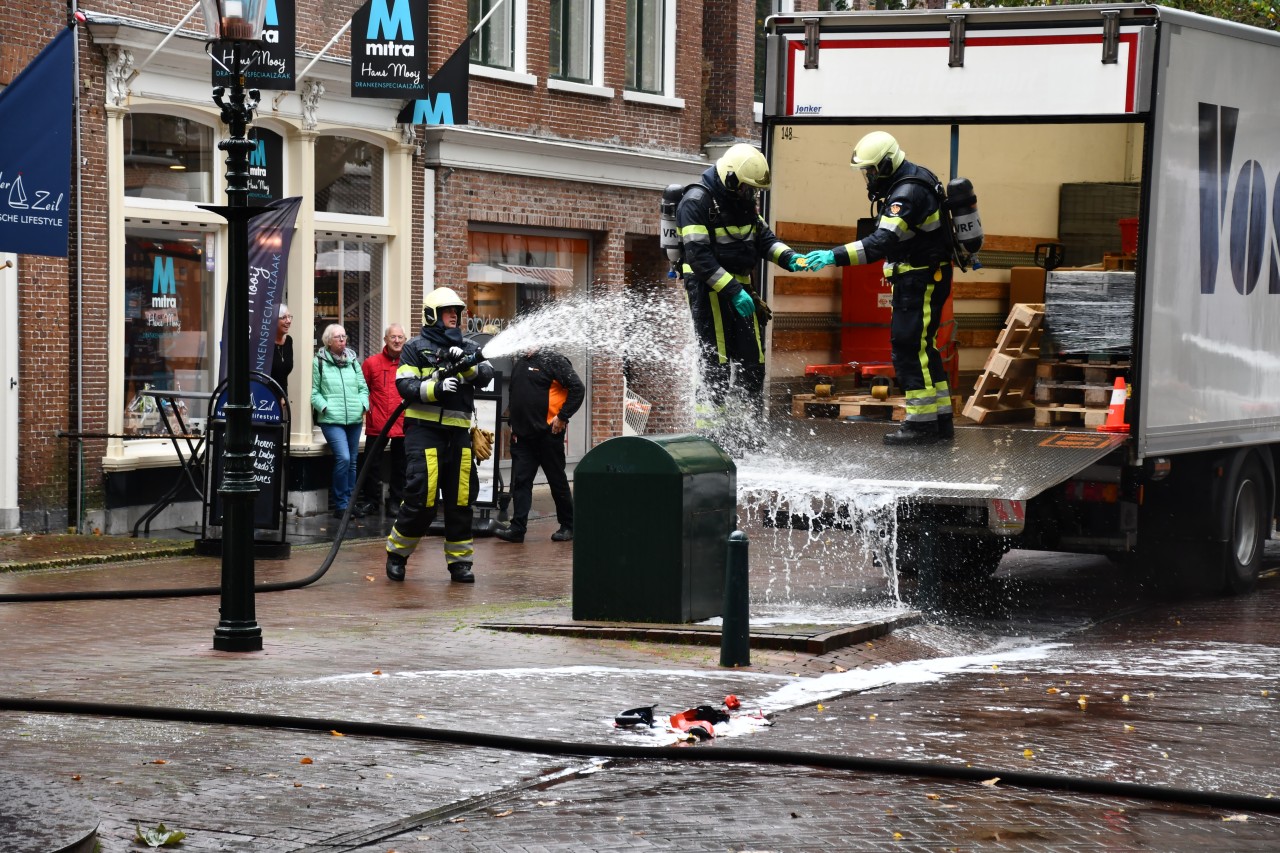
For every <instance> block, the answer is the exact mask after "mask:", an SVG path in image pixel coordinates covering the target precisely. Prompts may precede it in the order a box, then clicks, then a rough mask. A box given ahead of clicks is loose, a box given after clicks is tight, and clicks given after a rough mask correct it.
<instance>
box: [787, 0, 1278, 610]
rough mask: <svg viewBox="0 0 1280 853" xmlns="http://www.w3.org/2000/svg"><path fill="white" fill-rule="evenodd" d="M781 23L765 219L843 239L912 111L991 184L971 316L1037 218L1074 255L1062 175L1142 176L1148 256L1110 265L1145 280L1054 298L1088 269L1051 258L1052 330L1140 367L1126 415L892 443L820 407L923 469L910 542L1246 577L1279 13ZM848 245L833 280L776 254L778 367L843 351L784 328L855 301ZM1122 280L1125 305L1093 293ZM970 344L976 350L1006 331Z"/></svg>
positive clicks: (828, 425) (886, 456) (1270, 343)
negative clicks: (868, 160) (1113, 421)
mask: <svg viewBox="0 0 1280 853" xmlns="http://www.w3.org/2000/svg"><path fill="white" fill-rule="evenodd" d="M766 30H767V33H766V36H767V78H766V89H765V100H764V115H763V119H764V121H763V127H764V139H763V144H764V149H765V153H766V155H767V156H768V157H769V159H770V162H771V164H772V167H773V172H774V186H773V190H772V191H771V192H770V193H769V194H768V198H767V200H766V208H765V210H764V215H765V218H766V219H767V221H769V223H770V225H771V226H772V227H773V228H774V230H775V231H776V232H777V233H778V234H779V236H780V237H781V238H782V239H784V240H787V241H788V242H791V243H792V244H793V245H798V246H799V247H800V248H802V249H807V248H818V247H823V248H825V247H827V246H830V245H831V244H832V243H833V242H844V239H843V238H840V239H837V240H834V241H833V240H831V239H829V238H830V237H831V235H842V234H851V233H852V226H853V224H854V223H855V222H856V220H857V219H859V218H862V217H866V216H868V212H867V211H868V208H869V205H868V203H867V200H866V196H865V187H864V186H863V182H862V181H861V179H860V178H858V176H857V175H855V174H854V173H853V171H852V170H851V169H850V168H849V155H850V152H851V150H852V148H853V145H854V143H855V142H856V141H857V140H858V139H859V138H860V137H861V136H862V135H863V134H865V133H867V132H869V131H871V130H887V131H889V132H891V133H893V134H894V135H895V136H897V137H898V139H899V141H900V143H901V145H902V147H903V149H904V150H905V151H906V153H907V157H908V159H910V160H912V161H913V162H916V163H920V164H922V165H924V166H926V167H929V168H930V169H932V170H933V171H934V172H935V173H937V175H938V176H939V178H940V179H941V180H942V182H943V183H944V184H945V183H946V182H947V180H948V179H949V178H952V177H957V176H963V177H966V178H968V179H970V180H971V181H972V182H973V184H974V187H975V189H976V192H977V196H978V200H979V209H980V212H981V216H982V222H983V226H984V230H985V232H986V234H987V235H988V236H987V246H988V248H984V250H983V252H981V253H979V257H980V258H983V259H985V260H986V265H985V266H984V267H983V268H982V269H980V270H975V271H970V272H967V273H959V272H958V274H957V276H956V282H957V283H956V288H957V292H959V291H961V290H965V288H967V291H966V292H967V293H969V294H970V295H971V296H972V298H971V299H967V300H960V299H957V300H956V303H957V307H956V312H957V320H963V319H965V316H966V315H965V314H964V313H963V312H962V311H961V306H960V304H959V303H960V302H961V301H965V302H967V303H969V307H970V308H974V306H976V309H974V313H976V314H984V313H985V314H987V315H997V314H998V315H999V316H1000V317H1003V316H1004V315H1005V313H1006V312H1007V311H1008V310H1009V309H1010V307H1011V306H1010V305H1009V304H1008V301H1007V300H1008V295H1007V293H1006V292H1005V290H1003V289H1002V287H1007V286H1008V282H1009V280H1010V275H1011V273H1010V267H1012V266H1015V265H1017V263H1018V259H1019V257H1021V258H1023V260H1022V261H1021V262H1022V263H1028V260H1027V258H1029V257H1030V254H1029V253H1030V252H1032V251H1033V250H1034V249H1035V247H1036V246H1040V245H1041V244H1042V241H1043V242H1048V241H1056V242H1059V243H1061V244H1063V245H1064V246H1065V248H1066V250H1067V252H1068V254H1069V253H1070V251H1071V250H1072V248H1073V247H1072V242H1073V241H1072V239H1070V238H1068V237H1067V236H1066V235H1064V234H1062V233H1060V232H1061V231H1062V230H1063V227H1062V226H1063V222H1064V216H1065V215H1066V214H1067V213H1068V211H1065V210H1064V209H1063V207H1062V205H1064V204H1065V203H1066V201H1065V200H1066V199H1067V197H1068V195H1067V194H1066V193H1065V192H1064V188H1070V187H1086V188H1087V187H1091V186H1092V187H1100V188H1105V187H1120V188H1130V189H1132V191H1133V195H1132V196H1131V203H1132V204H1134V205H1136V211H1134V213H1136V218H1137V219H1138V220H1139V222H1140V223H1141V224H1140V227H1139V235H1138V240H1137V245H1136V251H1135V252H1134V253H1133V257H1132V261H1131V262H1130V263H1129V264H1124V266H1125V267H1128V268H1129V269H1131V271H1127V270H1121V273H1120V275H1119V276H1117V275H1116V274H1115V273H1110V272H1108V273H1107V274H1108V275H1109V276H1111V277H1112V278H1113V279H1115V278H1120V279H1123V278H1124V274H1125V273H1126V272H1127V276H1128V280H1129V282H1130V283H1131V286H1130V287H1128V288H1120V289H1117V290H1115V291H1114V292H1110V293H1108V294H1105V295H1104V296H1099V297H1097V298H1096V299H1092V300H1091V299H1089V298H1086V299H1084V300H1082V301H1077V304H1076V306H1075V309H1072V308H1071V304H1072V300H1063V301H1062V304H1061V305H1059V306H1057V307H1056V308H1055V305H1054V302H1053V294H1052V290H1053V288H1054V286H1055V284H1061V283H1062V282H1066V283H1067V284H1070V283H1071V279H1070V276H1069V275H1066V276H1064V275H1063V274H1062V273H1061V272H1055V273H1050V274H1049V276H1048V285H1047V286H1048V288H1049V289H1050V291H1051V293H1050V294H1049V296H1048V301H1047V302H1046V304H1045V316H1044V323H1045V326H1046V329H1047V330H1048V331H1047V332H1046V334H1047V335H1049V339H1052V338H1053V333H1054V331H1055V329H1056V330H1057V332H1058V333H1059V336H1060V337H1061V336H1062V335H1066V336H1067V337H1069V336H1070V335H1071V333H1072V332H1073V331H1079V330H1081V329H1084V330H1085V331H1086V332H1088V333H1089V334H1095V335H1100V336H1101V338H1102V339H1103V344H1102V345H1100V346H1099V347H1098V349H1100V350H1104V351H1110V353H1111V356H1112V359H1111V363H1112V365H1113V367H1112V369H1113V371H1114V370H1115V367H1114V365H1115V364H1122V365H1123V370H1122V371H1121V372H1122V373H1123V378H1125V379H1126V381H1127V383H1128V392H1129V399H1128V403H1127V407H1126V410H1125V418H1126V421H1127V423H1128V426H1129V431H1128V432H1127V433H1120V434H1117V433H1104V432H1098V431H1096V430H1095V429H1094V428H1093V425H1092V424H1091V423H1090V424H1085V423H1081V424H1079V425H1078V426H1066V427H1062V426H1059V425H1056V424H1050V425H1046V426H1040V427H1037V426H1036V424H1035V423H1034V422H1032V420H1031V419H1028V420H1027V421H1026V422H1020V423H1008V424H1000V425H995V426H990V425H986V424H978V425H973V424H970V425H966V424H964V423H960V424H959V425H958V428H957V438H956V441H955V442H954V444H941V445H935V446H930V447H924V448H919V449H911V450H903V449H895V448H888V447H882V446H879V441H878V437H879V434H878V433H879V432H884V431H885V430H886V428H885V427H877V426H875V425H874V424H866V423H848V422H844V421H841V420H832V421H827V422H825V423H822V424H818V423H817V422H814V424H815V426H818V427H819V438H820V440H824V441H829V442H830V443H831V444H832V445H834V446H836V447H840V448H844V450H843V451H842V452H847V453H851V454H863V456H864V457H865V458H866V459H875V460H878V462H877V464H879V465H880V466H882V468H883V472H882V473H883V476H882V477H880V478H873V479H877V481H885V482H887V481H894V482H903V483H906V484H908V485H912V486H913V495H912V497H911V498H910V499H909V500H907V501H906V502H905V503H904V504H903V505H902V507H901V508H900V518H899V532H898V536H899V543H900V547H906V548H907V549H908V553H914V554H916V555H917V556H918V557H919V556H920V555H927V554H930V553H934V554H939V553H940V554H943V557H942V558H941V559H942V561H943V562H945V563H946V564H947V565H948V566H950V567H951V568H953V569H957V568H958V569H962V570H964V571H967V572H971V573H977V574H986V573H990V572H992V571H994V570H995V568H996V566H997V565H998V562H999V559H1000V557H1001V555H1002V554H1003V553H1004V552H1005V551H1006V550H1007V549H1009V548H1011V547H1016V548H1029V549H1044V550H1057V551H1078V552H1094V553H1104V554H1108V555H1111V556H1113V557H1114V558H1115V559H1116V561H1117V563H1119V564H1121V565H1133V566H1135V567H1141V568H1143V569H1144V570H1148V571H1151V572H1152V573H1154V574H1155V575H1156V576H1157V577H1158V578H1161V577H1163V578H1168V577H1173V576H1179V577H1182V578H1185V577H1186V576H1188V575H1191V576H1193V577H1196V578H1198V579H1199V580H1201V581H1204V580H1207V581H1209V582H1210V583H1212V584H1213V585H1214V586H1216V587H1220V588H1222V589H1224V590H1226V591H1228V592H1244V591H1248V590H1249V589H1251V588H1252V587H1253V586H1254V585H1255V584H1256V582H1257V577H1258V570H1259V565H1260V559H1261V554H1262V550H1263V544H1264V541H1265V540H1266V539H1267V538H1268V537H1269V536H1270V534H1271V531H1272V529H1273V522H1274V517H1275V514H1276V453H1277V448H1278V446H1280V445H1278V444H1277V442H1280V99H1277V98H1276V97H1275V95H1274V92H1273V90H1272V87H1273V85H1274V84H1275V82H1276V81H1277V80H1280V35H1278V34H1276V33H1273V32H1269V31H1265V30H1261V29H1257V28H1253V27H1249V26H1244V25H1240V24H1234V23H1230V22H1226V21H1221V20H1216V19H1212V18H1207V17H1203V16H1199V15H1195V14H1190V13H1187V12H1182V11H1178V10H1173V9H1167V8H1162V7H1159V6H1147V5H1127V4H1125V5H1097V6H1055V7H1023V8H1006V9H943V10H909V11H892V12H846V13H835V12H833V13H812V14H809V13H804V14H801V13H795V14H793V15H784V16H779V17H773V18H771V19H770V20H769V21H768V23H767V25H766ZM1077 212H1079V211H1077ZM1083 213H1084V215H1087V214H1088V213H1089V211H1087V210H1086V211H1084V212H1083ZM1101 215H1102V216H1104V217H1105V216H1106V215H1107V214H1106V211H1105V210H1104V211H1102V212H1101ZM1115 235H1116V236H1115V239H1116V242H1117V243H1119V242H1120V240H1121V239H1122V235H1121V234H1120V232H1119V230H1118V229H1117V230H1116V232H1115ZM849 239H850V240H851V239H852V237H851V236H850V237H849ZM1116 248H1117V249H1119V248H1121V247H1120V246H1119V245H1117V247H1116ZM1084 260H1085V261H1089V260H1096V259H1089V258H1086V259H1084ZM1042 261H1043V258H1042ZM1078 265H1079V266H1083V267H1089V266H1092V264H1090V263H1080V264H1078ZM845 269H849V268H840V269H838V270H828V271H826V273H825V274H826V275H829V276H831V278H830V279H829V283H830V285H831V290H830V291H829V292H827V293H825V295H824V292H823V291H822V290H821V288H818V287H816V286H815V285H814V284H812V283H809V284H802V283H801V282H803V281H808V282H815V281H821V280H822V276H823V275H824V273H823V272H818V273H807V274H803V275H807V276H810V277H811V278H809V279H802V278H801V275H802V274H796V273H792V274H787V273H782V272H779V271H778V270H777V268H776V267H769V268H768V269H767V270H766V272H765V275H767V276H769V277H770V278H769V280H768V281H767V282H766V290H767V292H768V295H769V298H770V301H771V303H772V304H773V307H774V309H775V311H776V312H777V315H778V316H777V318H776V319H777V320H779V321H780V322H775V324H774V326H773V328H774V329H776V330H777V331H773V332H772V333H771V348H772V349H771V353H770V365H771V367H770V380H771V382H773V383H775V384H776V383H779V382H783V381H790V380H793V379H794V378H795V377H797V376H798V375H799V374H800V372H801V367H802V365H803V364H804V363H805V362H807V361H815V360H816V361H821V360H822V358H823V357H824V356H825V357H826V359H827V360H828V361H829V360H831V358H832V357H835V353H833V352H830V351H828V352H818V353H815V352H811V351H804V349H803V347H804V344H803V343H801V344H799V345H797V344H796V343H795V341H794V340H788V341H786V342H784V341H783V338H784V337H785V336H786V330H787V322H786V320H787V318H788V317H789V316H790V317H793V318H794V317H797V316H813V315H818V314H823V312H826V316H830V315H831V312H833V311H834V312H837V314H838V311H839V306H838V304H834V303H833V302H832V300H836V301H838V300H839V298H840V296H839V293H840V291H839V276H840V275H841V274H842V272H843V271H844V270H845ZM1085 272H1088V271H1087V270H1085ZM966 282H967V284H966ZM1104 283H1105V282H1104ZM1125 292H1127V293H1128V294H1130V295H1129V296H1127V297H1118V296H1117V295H1116V294H1117V293H1125ZM984 294H986V296H985V297H984ZM1117 298H1124V299H1127V300H1129V301H1128V303H1127V304H1125V305H1121V306H1119V307H1120V309H1121V310H1120V311H1118V312H1116V313H1103V312H1099V311H1096V310H1094V309H1096V308H1098V307H1099V306H1100V305H1101V304H1102V303H1103V302H1104V301H1105V302H1106V304H1107V305H1108V306H1109V307H1111V308H1114V307H1116V306H1115V299H1117ZM824 299H825V300H826V301H825V302H824V301H823V300H824ZM1001 299H1003V300H1004V302H1003V303H1002V302H1001ZM984 300H985V301H984ZM1091 302H1093V303H1094V304H1093V305H1092V307H1091V306H1090V303H1091ZM1072 310H1074V311H1075V313H1074V314H1072ZM970 316H971V317H972V315H970ZM958 325H961V324H958ZM998 326H999V323H998V322H997V327H998ZM886 334H887V332H886ZM795 337H796V336H794V335H793V336H792V338H795ZM1084 349H1085V350H1087V351H1092V349H1093V347H1092V346H1086V347H1084ZM976 350H977V351H976V352H971V353H969V357H970V358H971V361H972V364H971V365H970V366H971V367H972V366H974V365H977V364H982V363H983V359H984V358H985V357H987V356H988V355H989V353H990V345H989V344H988V345H987V346H986V347H978V348H976ZM1117 353H1120V354H1121V355H1120V356H1119V357H1117V356H1116V354H1117ZM962 354H963V353H962ZM962 366H963V365H962ZM1041 381H1042V384H1043V382H1044V380H1043V379H1042V380H1041ZM956 390H957V391H958V392H959V393H960V394H963V395H965V396H967V395H968V394H970V393H971V392H972V388H960V389H956ZM877 431H878V432H877ZM822 452H830V448H829V447H828V448H825V449H824V450H823V451H822ZM929 546H941V547H929ZM921 558H922V559H923V557H921ZM908 559H911V558H910V557H908Z"/></svg>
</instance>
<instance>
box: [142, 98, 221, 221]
mask: <svg viewBox="0 0 1280 853" xmlns="http://www.w3.org/2000/svg"><path fill="white" fill-rule="evenodd" d="M213 164H214V148H213V128H211V127H209V126H208V125H204V124H201V123H199V122H197V121H193V120H192V119H188V118H184V117H183V116H175V115H168V114H165V113H129V114H128V115H126V116H125V117H124V194H125V195H126V196H135V197H138V198H156V199H166V200H170V201H190V202H195V203H196V204H208V203H209V202H210V201H212V195H213Z"/></svg>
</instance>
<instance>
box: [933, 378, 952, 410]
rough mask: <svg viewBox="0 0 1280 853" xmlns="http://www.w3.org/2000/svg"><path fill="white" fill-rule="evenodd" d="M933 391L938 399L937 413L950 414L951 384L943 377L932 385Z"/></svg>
mask: <svg viewBox="0 0 1280 853" xmlns="http://www.w3.org/2000/svg"><path fill="white" fill-rule="evenodd" d="M933 391H934V395H935V397H936V399H937V401H938V414H940V415H949V414H951V386H950V385H949V384H948V383H947V381H946V380H945V379H943V380H942V381H940V382H938V383H937V384H936V385H934V386H933Z"/></svg>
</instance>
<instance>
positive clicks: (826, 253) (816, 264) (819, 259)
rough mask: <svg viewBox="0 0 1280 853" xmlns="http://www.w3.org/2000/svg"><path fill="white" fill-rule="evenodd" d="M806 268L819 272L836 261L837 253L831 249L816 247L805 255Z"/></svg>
mask: <svg viewBox="0 0 1280 853" xmlns="http://www.w3.org/2000/svg"><path fill="white" fill-rule="evenodd" d="M804 260H805V265H806V269H810V270H813V271H814V272H817V271H818V270H820V269H822V268H823V267H829V266H831V265H832V264H834V263H835V262H836V253H835V252H833V251H831V250H830V249H814V250H813V251H812V252H810V253H809V254H807V255H805V256H804Z"/></svg>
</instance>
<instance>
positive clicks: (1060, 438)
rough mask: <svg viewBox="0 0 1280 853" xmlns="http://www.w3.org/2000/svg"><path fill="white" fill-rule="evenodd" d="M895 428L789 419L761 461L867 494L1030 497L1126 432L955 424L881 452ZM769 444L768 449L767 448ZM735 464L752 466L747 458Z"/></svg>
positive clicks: (1094, 458) (1081, 466) (1118, 440)
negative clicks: (950, 437) (945, 434)
mask: <svg viewBox="0 0 1280 853" xmlns="http://www.w3.org/2000/svg"><path fill="white" fill-rule="evenodd" d="M897 426H898V425H897V424H890V423H883V422H881V423H872V422H865V421H862V422H858V421H837V420H826V419H815V420H803V421H801V420H797V421H794V422H792V423H790V424H787V425H785V426H781V427H780V429H778V430H777V431H775V433H774V436H773V440H772V441H771V442H770V443H769V444H767V445H766V448H765V449H764V451H763V453H762V456H765V457H767V456H775V455H782V456H783V457H784V459H785V460H786V461H787V464H788V465H794V466H795V468H797V469H800V470H804V471H808V472H813V473H814V475H815V476H817V477H821V478H826V477H835V478H838V479H839V480H840V481H841V482H843V483H845V484H847V485H849V486H860V485H863V484H865V486H866V488H867V489H868V490H872V489H876V488H883V489H895V490H896V489H902V490H904V491H909V492H911V493H912V494H913V495H917V496H921V497H927V498H942V499H960V500H974V499H979V500H982V499H1004V500H1023V501H1025V500H1030V499H1031V498H1033V497H1035V496H1036V495H1038V494H1040V493H1041V492H1043V491H1044V490H1045V489H1048V488H1051V487H1052V486H1056V485H1057V484H1059V483H1061V482H1063V481H1065V480H1068V479H1070V478H1071V477H1072V476H1073V475H1074V474H1077V473H1079V472H1080V471H1082V470H1083V469H1085V468H1087V467H1088V466H1089V465H1091V464H1093V463H1094V462H1096V461H1098V460H1099V459H1101V458H1102V457H1104V456H1106V455H1107V454H1108V453H1110V452H1111V451H1112V450H1114V449H1115V448H1117V447H1119V446H1120V445H1121V444H1123V443H1124V442H1125V440H1126V439H1127V438H1128V436H1127V435H1123V434H1114V433H1102V432H1094V431H1092V430H1089V431H1080V432H1063V431H1060V430H1035V429H1010V428H1007V427H975V426H962V427H957V428H956V437H955V441H953V442H946V443H941V444H935V445H929V446H925V447H912V448H904V447H889V446H887V445H885V444H884V443H883V441H882V438H883V436H884V434H885V433H886V432H890V431H892V430H893V429H896V428H897ZM770 445H772V446H770ZM740 466H742V467H744V468H748V469H749V468H751V467H752V458H751V457H750V456H748V457H747V458H746V459H745V460H744V461H743V462H742V463H740Z"/></svg>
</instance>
